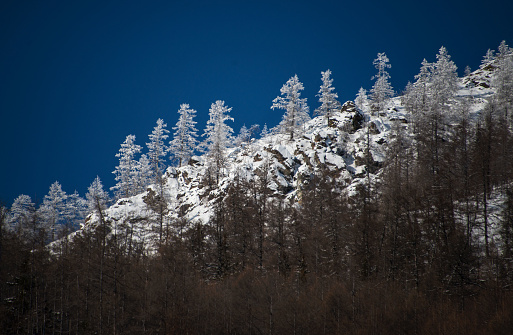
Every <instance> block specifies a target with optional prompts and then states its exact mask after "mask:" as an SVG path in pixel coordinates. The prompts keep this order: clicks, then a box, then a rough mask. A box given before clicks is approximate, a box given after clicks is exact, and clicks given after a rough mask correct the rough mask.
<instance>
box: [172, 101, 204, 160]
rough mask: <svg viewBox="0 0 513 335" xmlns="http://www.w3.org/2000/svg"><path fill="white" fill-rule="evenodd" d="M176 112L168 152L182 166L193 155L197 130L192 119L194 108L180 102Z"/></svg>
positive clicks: (196, 141) (194, 114)
mask: <svg viewBox="0 0 513 335" xmlns="http://www.w3.org/2000/svg"><path fill="white" fill-rule="evenodd" d="M178 114H180V116H179V118H178V122H177V123H176V126H175V127H173V130H175V133H174V134H173V140H172V141H171V142H169V152H170V154H171V156H173V157H174V158H175V159H176V160H178V166H182V164H185V163H187V162H188V161H189V159H191V157H192V156H193V155H194V151H195V148H196V145H197V144H198V139H197V137H198V134H197V132H198V130H197V129H196V128H195V125H196V121H194V117H195V116H196V110H194V109H192V108H190V107H189V105H188V104H181V105H180V109H179V110H178Z"/></svg>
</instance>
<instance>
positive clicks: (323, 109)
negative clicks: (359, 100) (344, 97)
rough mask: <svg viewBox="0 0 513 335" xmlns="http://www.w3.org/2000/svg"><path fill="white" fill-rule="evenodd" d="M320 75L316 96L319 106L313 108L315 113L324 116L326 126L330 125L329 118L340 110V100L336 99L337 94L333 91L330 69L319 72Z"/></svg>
mask: <svg viewBox="0 0 513 335" xmlns="http://www.w3.org/2000/svg"><path fill="white" fill-rule="evenodd" d="M321 76H322V85H321V88H320V89H319V93H318V94H317V96H318V97H319V102H320V103H321V106H320V107H319V108H317V109H316V110H315V113H316V114H317V115H321V116H324V117H325V118H326V120H327V124H328V126H330V118H332V117H333V115H334V114H335V113H336V112H337V111H339V110H340V107H341V105H340V102H339V101H338V100H337V99H338V94H337V93H336V92H335V87H333V79H332V78H331V71H330V70H326V71H324V72H321Z"/></svg>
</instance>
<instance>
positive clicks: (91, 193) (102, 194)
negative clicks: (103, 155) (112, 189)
mask: <svg viewBox="0 0 513 335" xmlns="http://www.w3.org/2000/svg"><path fill="white" fill-rule="evenodd" d="M108 201H109V195H108V193H107V192H106V191H105V190H104V189H103V183H102V181H101V180H100V177H98V176H96V178H95V179H94V180H93V182H92V183H91V185H89V187H88V189H87V193H86V202H87V209H88V211H89V213H99V212H100V211H103V210H104V209H105V208H106V207H107V203H108Z"/></svg>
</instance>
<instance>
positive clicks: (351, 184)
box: [75, 65, 495, 252]
mask: <svg viewBox="0 0 513 335" xmlns="http://www.w3.org/2000/svg"><path fill="white" fill-rule="evenodd" d="M493 70H494V67H493V66H492V65H486V66H482V67H481V68H480V69H478V70H476V71H474V72H472V73H471V74H470V75H469V76H467V77H464V78H461V79H460V80H459V91H458V93H457V94H456V99H457V100H461V99H464V98H465V99H466V98H469V97H470V98H471V99H470V100H471V114H472V115H474V116H475V117H477V116H478V115H479V114H480V112H481V111H482V110H483V108H484V105H485V103H486V101H487V99H489V98H490V96H492V95H493V94H494V93H495V92H494V90H493V89H492V88H490V81H491V80H492V79H491V78H492V72H493ZM409 118H410V114H409V113H408V112H407V111H406V110H405V108H404V107H403V106H402V104H401V98H400V97H396V98H393V99H391V100H390V103H389V105H388V109H387V111H386V112H383V113H375V114H372V113H370V112H369V106H368V105H366V106H364V111H362V110H359V109H358V108H357V107H356V106H355V103H354V102H352V101H348V102H346V103H345V104H344V105H343V106H342V108H341V110H340V112H337V113H336V114H335V115H333V116H332V118H331V119H330V124H329V126H328V124H327V121H326V118H324V117H321V116H319V117H316V118H313V119H312V120H310V121H308V122H307V123H305V124H304V125H303V130H302V132H301V135H300V136H296V137H295V138H293V139H292V140H291V139H290V136H289V135H288V134H287V135H285V134H272V135H268V136H266V137H264V138H261V139H258V140H252V141H250V142H249V143H243V144H242V145H241V146H239V147H235V148H230V149H227V158H228V159H227V162H226V168H225V169H224V171H222V174H221V175H222V177H221V178H220V180H219V181H218V182H217V184H216V185H213V184H212V182H211V181H210V182H209V181H208V178H207V175H208V161H207V159H208V158H207V156H206V155H203V156H195V157H193V158H192V160H191V162H190V163H189V164H188V165H186V166H182V167H168V168H167V170H166V172H165V180H166V181H165V185H164V190H163V195H164V198H165V200H166V204H167V208H165V213H164V216H163V218H162V224H163V226H164V229H166V232H167V234H180V230H181V229H185V228H188V227H191V226H193V225H195V224H208V223H209V221H210V220H211V217H212V215H213V213H214V205H215V203H216V201H218V199H220V198H222V197H223V196H225V195H226V192H227V189H228V187H229V185H230V182H232V181H233V180H235V179H236V178H241V179H243V180H245V181H247V182H253V183H258V182H260V181H261V180H262V177H264V176H265V177H267V180H268V188H269V189H270V190H271V192H272V196H274V197H283V198H286V199H289V200H290V201H293V202H298V201H299V200H300V196H301V189H302V187H303V185H304V184H305V182H307V181H308V180H309V178H311V177H312V176H313V175H314V174H319V172H320V171H321V170H322V171H328V172H329V175H330V176H331V177H332V178H336V179H337V181H339V182H341V185H345V187H347V190H348V194H350V195H351V194H352V193H353V192H354V190H355V187H356V185H358V184H359V183H361V182H363V180H364V178H366V177H370V178H373V179H376V178H378V179H379V175H380V171H381V167H382V166H383V164H384V162H385V159H386V150H387V143H388V142H389V141H390V139H391V138H390V137H391V136H392V129H393V127H394V125H398V126H401V127H404V128H405V129H407V130H408V127H409V126H410V122H409ZM367 151H368V152H370V157H371V158H370V159H369V158H368V156H366V152H367ZM369 160H370V161H369ZM366 166H369V171H368V174H367V168H366ZM155 193H158V192H157V188H156V186H154V185H152V186H150V187H148V189H147V190H146V191H145V192H143V193H141V194H138V195H136V196H133V197H129V198H123V199H119V200H118V201H117V202H116V203H115V204H114V205H112V206H111V207H109V208H108V209H107V210H106V211H105V213H104V217H105V223H106V224H107V225H108V227H109V229H108V231H109V234H111V235H116V236H122V237H123V239H124V244H125V246H126V247H127V248H134V247H142V248H145V249H146V250H147V251H149V252H152V251H154V250H156V248H157V245H158V241H159V227H160V226H159V223H158V222H159V214H158V213H157V212H156V211H155V210H153V209H152V208H151V206H150V205H149V200H148V199H149V198H150V196H151V194H155ZM180 220H181V221H180ZM178 221H180V222H182V223H184V225H181V226H180V227H178V225H177V224H176V222H178ZM99 225H100V219H99V217H98V215H97V214H90V215H89V216H88V217H87V219H86V221H85V225H84V226H83V227H82V230H81V231H82V232H87V231H92V230H94V229H95V228H96V227H98V226H99ZM81 231H78V232H76V233H75V234H80V233H81ZM166 236H169V235H166Z"/></svg>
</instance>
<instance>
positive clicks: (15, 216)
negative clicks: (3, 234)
mask: <svg viewBox="0 0 513 335" xmlns="http://www.w3.org/2000/svg"><path fill="white" fill-rule="evenodd" d="M34 212H35V207H34V203H33V202H32V199H31V198H30V197H29V196H28V195H25V194H20V195H19V196H18V197H17V198H16V199H14V202H13V203H12V206H11V216H10V227H11V229H13V230H14V231H15V232H16V233H17V234H18V235H19V236H21V237H22V238H29V237H33V236H34V235H35V233H36V232H35V229H34V228H35V227H32V226H31V224H32V219H33V215H34Z"/></svg>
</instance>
